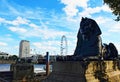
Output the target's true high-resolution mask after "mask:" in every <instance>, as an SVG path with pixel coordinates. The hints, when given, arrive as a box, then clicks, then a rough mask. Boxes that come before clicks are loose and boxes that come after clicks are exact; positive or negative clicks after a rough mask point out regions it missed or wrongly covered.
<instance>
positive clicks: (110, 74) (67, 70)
mask: <svg viewBox="0 0 120 82" xmlns="http://www.w3.org/2000/svg"><path fill="white" fill-rule="evenodd" d="M118 64H119V62H118V61H117V60H114V61H110V60H109V61H63V62H62V61H60V62H55V63H53V71H52V73H51V74H50V75H49V76H48V77H47V78H46V79H45V80H43V81H42V82H119V81H120V70H119V68H118Z"/></svg>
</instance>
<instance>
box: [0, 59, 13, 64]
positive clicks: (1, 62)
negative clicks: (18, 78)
mask: <svg viewBox="0 0 120 82" xmlns="http://www.w3.org/2000/svg"><path fill="white" fill-rule="evenodd" d="M14 63H15V61H14V60H0V64H14Z"/></svg>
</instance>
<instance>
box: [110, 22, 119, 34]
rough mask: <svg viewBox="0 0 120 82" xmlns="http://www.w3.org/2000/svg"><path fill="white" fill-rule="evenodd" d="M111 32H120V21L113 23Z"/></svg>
mask: <svg viewBox="0 0 120 82" xmlns="http://www.w3.org/2000/svg"><path fill="white" fill-rule="evenodd" d="M108 31H109V32H118V33H119V32H120V23H119V22H116V23H114V24H112V25H111V27H110V29H109V30H108Z"/></svg>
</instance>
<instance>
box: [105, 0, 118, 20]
mask: <svg viewBox="0 0 120 82" xmlns="http://www.w3.org/2000/svg"><path fill="white" fill-rule="evenodd" d="M104 3H106V4H107V5H109V7H110V8H111V10H112V11H113V14H114V15H116V16H117V18H116V21H120V0H104Z"/></svg>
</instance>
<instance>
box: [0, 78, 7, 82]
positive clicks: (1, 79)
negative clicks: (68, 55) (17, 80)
mask: <svg viewBox="0 0 120 82" xmlns="http://www.w3.org/2000/svg"><path fill="white" fill-rule="evenodd" d="M0 82H8V81H7V80H5V79H3V78H1V77H0Z"/></svg>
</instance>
